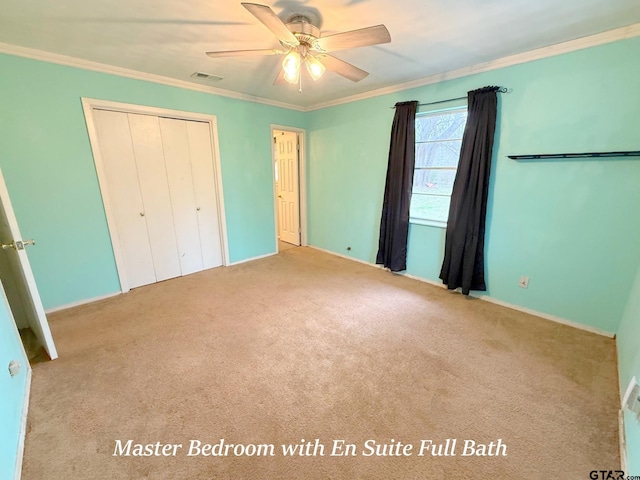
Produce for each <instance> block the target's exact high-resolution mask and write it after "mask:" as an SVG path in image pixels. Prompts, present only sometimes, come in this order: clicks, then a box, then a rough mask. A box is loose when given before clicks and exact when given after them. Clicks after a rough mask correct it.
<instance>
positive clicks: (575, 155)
mask: <svg viewBox="0 0 640 480" xmlns="http://www.w3.org/2000/svg"><path fill="white" fill-rule="evenodd" d="M508 157H509V158H511V159H512V160H543V159H547V158H549V159H553V158H609V157H640V150H634V151H625V152H587V153H540V154H536V155H508Z"/></svg>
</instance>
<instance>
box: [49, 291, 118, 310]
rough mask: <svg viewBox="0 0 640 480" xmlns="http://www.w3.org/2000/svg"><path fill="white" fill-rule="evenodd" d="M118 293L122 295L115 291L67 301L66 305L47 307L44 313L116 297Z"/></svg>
mask: <svg viewBox="0 0 640 480" xmlns="http://www.w3.org/2000/svg"><path fill="white" fill-rule="evenodd" d="M117 295H122V292H114V293H108V294H106V295H100V296H99V297H93V298H87V299H85V300H78V301H77V302H72V303H67V304H66V305H60V306H58V307H53V308H47V309H46V310H45V311H44V313H46V314H49V313H53V312H58V311H60V310H66V309H67V308H73V307H78V306H80V305H85V304H87V303H93V302H97V301H98V300H104V299H106V298H111V297H115V296H117Z"/></svg>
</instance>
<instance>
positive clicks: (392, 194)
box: [376, 101, 418, 272]
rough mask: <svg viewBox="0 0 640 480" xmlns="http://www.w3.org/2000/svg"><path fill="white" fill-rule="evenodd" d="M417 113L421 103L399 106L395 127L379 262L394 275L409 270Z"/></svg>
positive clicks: (383, 207)
mask: <svg viewBox="0 0 640 480" xmlns="http://www.w3.org/2000/svg"><path fill="white" fill-rule="evenodd" d="M417 110H418V102H417V101H412V102H400V103H396V114H395V116H394V117H393V126H392V127H391V143H390V145H389V164H388V166H387V181H386V184H385V187H384V200H383V201H382V218H381V219H380V240H379V242H378V255H377V256H376V263H378V264H382V265H384V266H385V267H387V268H389V269H390V270H391V271H392V272H399V271H401V270H406V269H407V237H408V235H409V205H410V204H411V190H412V188H413V166H414V165H415V163H416V145H415V143H416V111H417Z"/></svg>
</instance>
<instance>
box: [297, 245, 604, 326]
mask: <svg viewBox="0 0 640 480" xmlns="http://www.w3.org/2000/svg"><path fill="white" fill-rule="evenodd" d="M309 247H310V248H315V249H316V250H320V251H321V252H325V253H328V254H330V255H335V256H336V257H341V258H346V259H347V260H353V261H355V262H358V263H363V264H365V265H369V266H370V267H375V268H381V269H384V267H383V266H382V265H376V264H373V263H370V262H367V261H365V260H360V259H359V258H353V257H349V256H347V255H342V254H340V253H336V252H332V251H331V250H326V249H324V248H320V247H315V246H312V245H309ZM392 273H393V274H394V275H401V276H403V277H407V278H410V279H412V280H417V281H418V282H423V283H428V284H429V285H433V286H435V287H439V288H447V286H446V285H444V284H442V283H440V282H436V281H434V280H429V279H427V278H423V277H418V276H416V275H411V274H409V273H397V272H392ZM470 296H472V297H473V298H477V299H479V300H484V301H485V302H490V303H494V304H496V305H500V306H501V307H507V308H510V309H512V310H517V311H519V312H522V313H528V314H529V315H535V316H536V317H540V318H544V319H545V320H551V321H552V322H556V323H560V324H562V325H567V326H569V327H573V328H577V329H579V330H584V331H587V332H590V333H595V334H597V335H602V336H603V337H608V338H614V337H615V333H612V332H607V331H606V330H602V329H600V328H596V327H590V326H588V325H583V324H582V323H578V322H574V321H571V320H567V319H566V318H561V317H557V316H555V315H550V314H548V313H544V312H539V311H537V310H532V309H530V308H526V307H522V306H520V305H514V304H512V303H508V302H504V301H502V300H498V299H496V298H493V297H490V296H488V295H479V296H475V295H470Z"/></svg>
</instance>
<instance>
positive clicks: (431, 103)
mask: <svg viewBox="0 0 640 480" xmlns="http://www.w3.org/2000/svg"><path fill="white" fill-rule="evenodd" d="M496 92H497V93H511V90H510V89H508V88H507V87H500V88H498V89H497V90H496ZM466 99H467V97H456V98H448V99H446V100H438V101H437V102H429V103H419V104H418V106H419V107H426V106H427V105H438V104H439V103H447V102H454V101H456V100H466ZM390 108H396V107H395V105H394V106H393V107H390Z"/></svg>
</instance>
